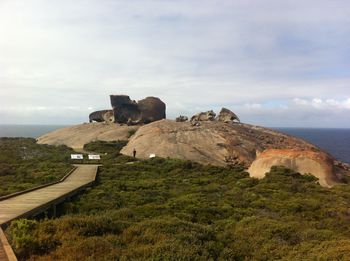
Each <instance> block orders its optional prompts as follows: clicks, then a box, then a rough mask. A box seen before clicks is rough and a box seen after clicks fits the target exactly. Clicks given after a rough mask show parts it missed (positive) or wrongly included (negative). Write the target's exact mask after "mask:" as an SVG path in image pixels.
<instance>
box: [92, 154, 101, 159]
mask: <svg viewBox="0 0 350 261" xmlns="http://www.w3.org/2000/svg"><path fill="white" fill-rule="evenodd" d="M99 159H101V157H100V155H89V160H99Z"/></svg>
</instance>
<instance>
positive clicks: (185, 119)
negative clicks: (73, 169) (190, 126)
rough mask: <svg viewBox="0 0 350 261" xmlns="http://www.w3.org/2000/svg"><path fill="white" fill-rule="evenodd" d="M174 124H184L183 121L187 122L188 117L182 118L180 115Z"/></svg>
mask: <svg viewBox="0 0 350 261" xmlns="http://www.w3.org/2000/svg"><path fill="white" fill-rule="evenodd" d="M175 121H176V122H185V121H188V117H187V116H183V115H180V116H179V117H177V118H176V119H175Z"/></svg>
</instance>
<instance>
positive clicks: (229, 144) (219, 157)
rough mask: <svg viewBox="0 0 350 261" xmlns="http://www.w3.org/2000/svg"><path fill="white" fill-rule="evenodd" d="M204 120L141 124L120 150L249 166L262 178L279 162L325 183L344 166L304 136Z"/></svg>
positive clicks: (330, 181)
mask: <svg viewBox="0 0 350 261" xmlns="http://www.w3.org/2000/svg"><path fill="white" fill-rule="evenodd" d="M200 123H201V124H200V126H192V124H191V123H190V122H175V121H171V120H161V121H157V122H153V123H151V124H148V125H145V126H142V127H140V128H139V129H138V131H137V132H136V133H135V134H134V135H133V136H132V137H131V139H130V141H129V143H128V144H127V146H125V147H124V148H123V149H122V151H121V152H122V153H123V154H126V155H132V151H133V149H134V148H135V149H136V151H137V155H138V157H140V158H148V157H149V155H150V154H155V155H156V156H159V157H170V158H180V159H186V160H192V161H196V162H199V163H203V164H212V165H218V166H227V165H230V166H239V167H244V168H246V169H248V168H249V167H250V168H249V171H250V172H251V175H252V176H254V177H263V176H264V174H265V172H267V171H269V170H270V168H271V166H273V165H275V164H277V165H284V166H286V167H289V168H291V169H294V170H296V171H300V172H301V173H302V174H304V173H312V174H313V175H315V176H316V177H318V178H319V179H320V183H321V185H324V186H332V185H333V184H334V183H335V182H336V181H337V180H338V179H337V175H338V174H339V173H340V172H341V170H340V169H339V168H337V167H336V166H335V164H336V160H335V159H334V158H332V157H331V156H330V155H328V154H327V153H326V152H323V151H321V150H320V149H319V148H318V147H316V146H314V145H312V144H310V143H308V142H306V141H304V140H302V139H299V138H296V137H293V136H290V135H287V134H283V133H280V132H277V131H274V130H271V129H267V128H263V127H258V126H253V125H249V124H242V123H241V124H226V123H224V122H221V121H210V120H208V121H201V122H200ZM338 165H339V164H338Z"/></svg>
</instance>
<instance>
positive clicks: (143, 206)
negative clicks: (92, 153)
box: [7, 158, 350, 260]
mask: <svg viewBox="0 0 350 261" xmlns="http://www.w3.org/2000/svg"><path fill="white" fill-rule="evenodd" d="M349 203H350V189H349V187H348V186H347V185H342V186H337V187H334V188H332V189H327V188H323V187H321V186H319V185H318V184H317V180H316V179H315V178H314V177H313V176H308V175H306V176H303V175H300V174H298V173H295V172H293V171H290V170H287V169H284V168H282V167H275V168H273V169H272V170H271V172H270V173H268V174H267V175H266V177H265V178H264V179H262V180H257V179H254V178H250V177H249V176H248V173H246V172H243V171H240V170H235V169H227V168H220V167H212V166H202V165H199V164H196V163H193V162H188V161H180V160H173V159H158V158H155V159H150V160H147V161H142V162H141V161H139V162H134V163H133V164H119V165H116V164H105V165H104V166H103V167H101V170H100V172H99V180H98V184H97V185H96V186H95V187H93V188H92V189H90V190H88V191H87V192H86V193H84V194H82V195H81V196H79V197H77V198H76V199H75V200H73V201H71V202H66V203H64V205H63V206H62V208H61V209H62V216H61V217H60V218H57V219H46V220H41V221H34V220H18V221H15V222H12V224H11V226H10V227H9V228H8V230H7V233H8V235H9V238H10V240H11V242H12V245H13V246H14V248H15V251H16V253H17V254H18V256H19V257H20V259H23V260H276V259H282V260H343V259H346V258H347V256H348V253H349V251H350V210H349Z"/></svg>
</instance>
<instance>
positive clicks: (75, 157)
mask: <svg viewBox="0 0 350 261" xmlns="http://www.w3.org/2000/svg"><path fill="white" fill-rule="evenodd" d="M70 158H71V159H83V158H84V157H83V154H71V155H70Z"/></svg>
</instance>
